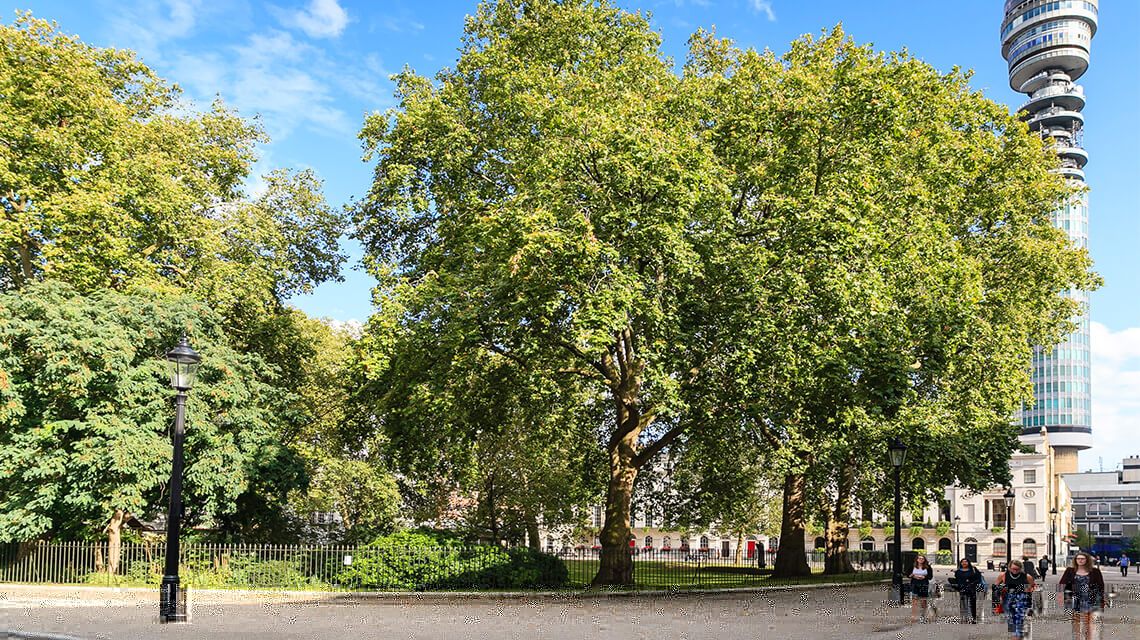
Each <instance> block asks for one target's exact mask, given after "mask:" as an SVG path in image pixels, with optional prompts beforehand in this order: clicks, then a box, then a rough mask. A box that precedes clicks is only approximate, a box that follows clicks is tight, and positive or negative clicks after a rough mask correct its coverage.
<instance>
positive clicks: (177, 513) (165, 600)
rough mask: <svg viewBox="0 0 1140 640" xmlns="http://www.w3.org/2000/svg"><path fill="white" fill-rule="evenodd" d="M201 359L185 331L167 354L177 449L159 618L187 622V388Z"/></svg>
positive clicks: (171, 482)
mask: <svg viewBox="0 0 1140 640" xmlns="http://www.w3.org/2000/svg"><path fill="white" fill-rule="evenodd" d="M201 361H202V356H199V355H198V354H197V353H195V352H194V350H193V349H191V348H190V341H189V340H187V339H186V334H182V339H181V340H179V341H178V346H177V347H174V348H173V349H171V350H170V352H169V353H167V354H166V364H167V367H168V368H169V370H170V386H172V387H174V388H175V389H176V390H177V391H178V394H177V395H176V396H175V413H174V433H173V434H171V440H172V441H173V445H174V447H173V448H174V451H173V460H172V461H171V469H170V510H169V512H168V513H167V516H166V567H165V570H164V571H163V576H162V586H161V588H160V590H159V601H158V621H159V622H186V601H185V599H183V600H182V602H179V598H178V595H179V589H178V536H179V534H180V532H181V529H182V519H181V518H182V436H183V434H184V433H185V431H186V392H187V391H189V390H190V388H191V387H193V386H194V379H195V377H197V375H198V363H200V362H201Z"/></svg>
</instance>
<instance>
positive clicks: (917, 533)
mask: <svg viewBox="0 0 1140 640" xmlns="http://www.w3.org/2000/svg"><path fill="white" fill-rule="evenodd" d="M910 537H912V538H921V537H922V525H920V524H919V525H914V526H912V527H911V528H910Z"/></svg>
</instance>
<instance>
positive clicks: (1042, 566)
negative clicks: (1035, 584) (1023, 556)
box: [1037, 556, 1049, 580]
mask: <svg viewBox="0 0 1140 640" xmlns="http://www.w3.org/2000/svg"><path fill="white" fill-rule="evenodd" d="M1048 570H1049V556H1041V559H1040V560H1038V561H1037V571H1038V573H1040V574H1041V579H1042V580H1045V572H1046V571H1048Z"/></svg>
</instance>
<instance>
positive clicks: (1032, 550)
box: [1021, 538, 1037, 558]
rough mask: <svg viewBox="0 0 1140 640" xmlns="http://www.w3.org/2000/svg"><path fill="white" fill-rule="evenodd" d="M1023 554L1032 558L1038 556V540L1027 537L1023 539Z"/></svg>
mask: <svg viewBox="0 0 1140 640" xmlns="http://www.w3.org/2000/svg"><path fill="white" fill-rule="evenodd" d="M1021 555H1023V556H1028V557H1030V558H1036V557H1037V541H1036V540H1034V539H1033V538H1026V539H1025V540H1024V541H1022V543H1021Z"/></svg>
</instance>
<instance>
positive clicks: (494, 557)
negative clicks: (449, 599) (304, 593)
mask: <svg viewBox="0 0 1140 640" xmlns="http://www.w3.org/2000/svg"><path fill="white" fill-rule="evenodd" d="M568 576H569V574H568V572H567V569H566V566H565V564H563V562H562V561H561V560H559V559H558V558H556V557H554V556H552V555H550V554H547V553H543V552H540V551H536V550H534V549H529V548H516V549H506V548H503V547H499V546H496V545H464V544H462V543H461V541H459V540H456V539H454V538H451V537H447V536H445V535H440V534H435V535H432V534H425V533H416V532H402V533H397V534H395V535H391V536H386V537H383V538H378V539H377V540H375V541H373V542H372V543H370V544H369V545H368V546H366V547H364V548H362V549H361V550H360V551H359V552H358V553H357V555H356V556H355V557H354V558H353V562H352V566H350V567H348V568H346V569H344V570H343V571H342V572H341V573H340V575H339V576H338V577H337V580H338V582H340V583H343V584H352V585H355V586H357V587H365V588H373V589H400V590H409V591H424V590H437V589H444V590H446V589H458V588H519V589H535V588H560V587H563V586H565V585H566V582H567V580H568Z"/></svg>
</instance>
